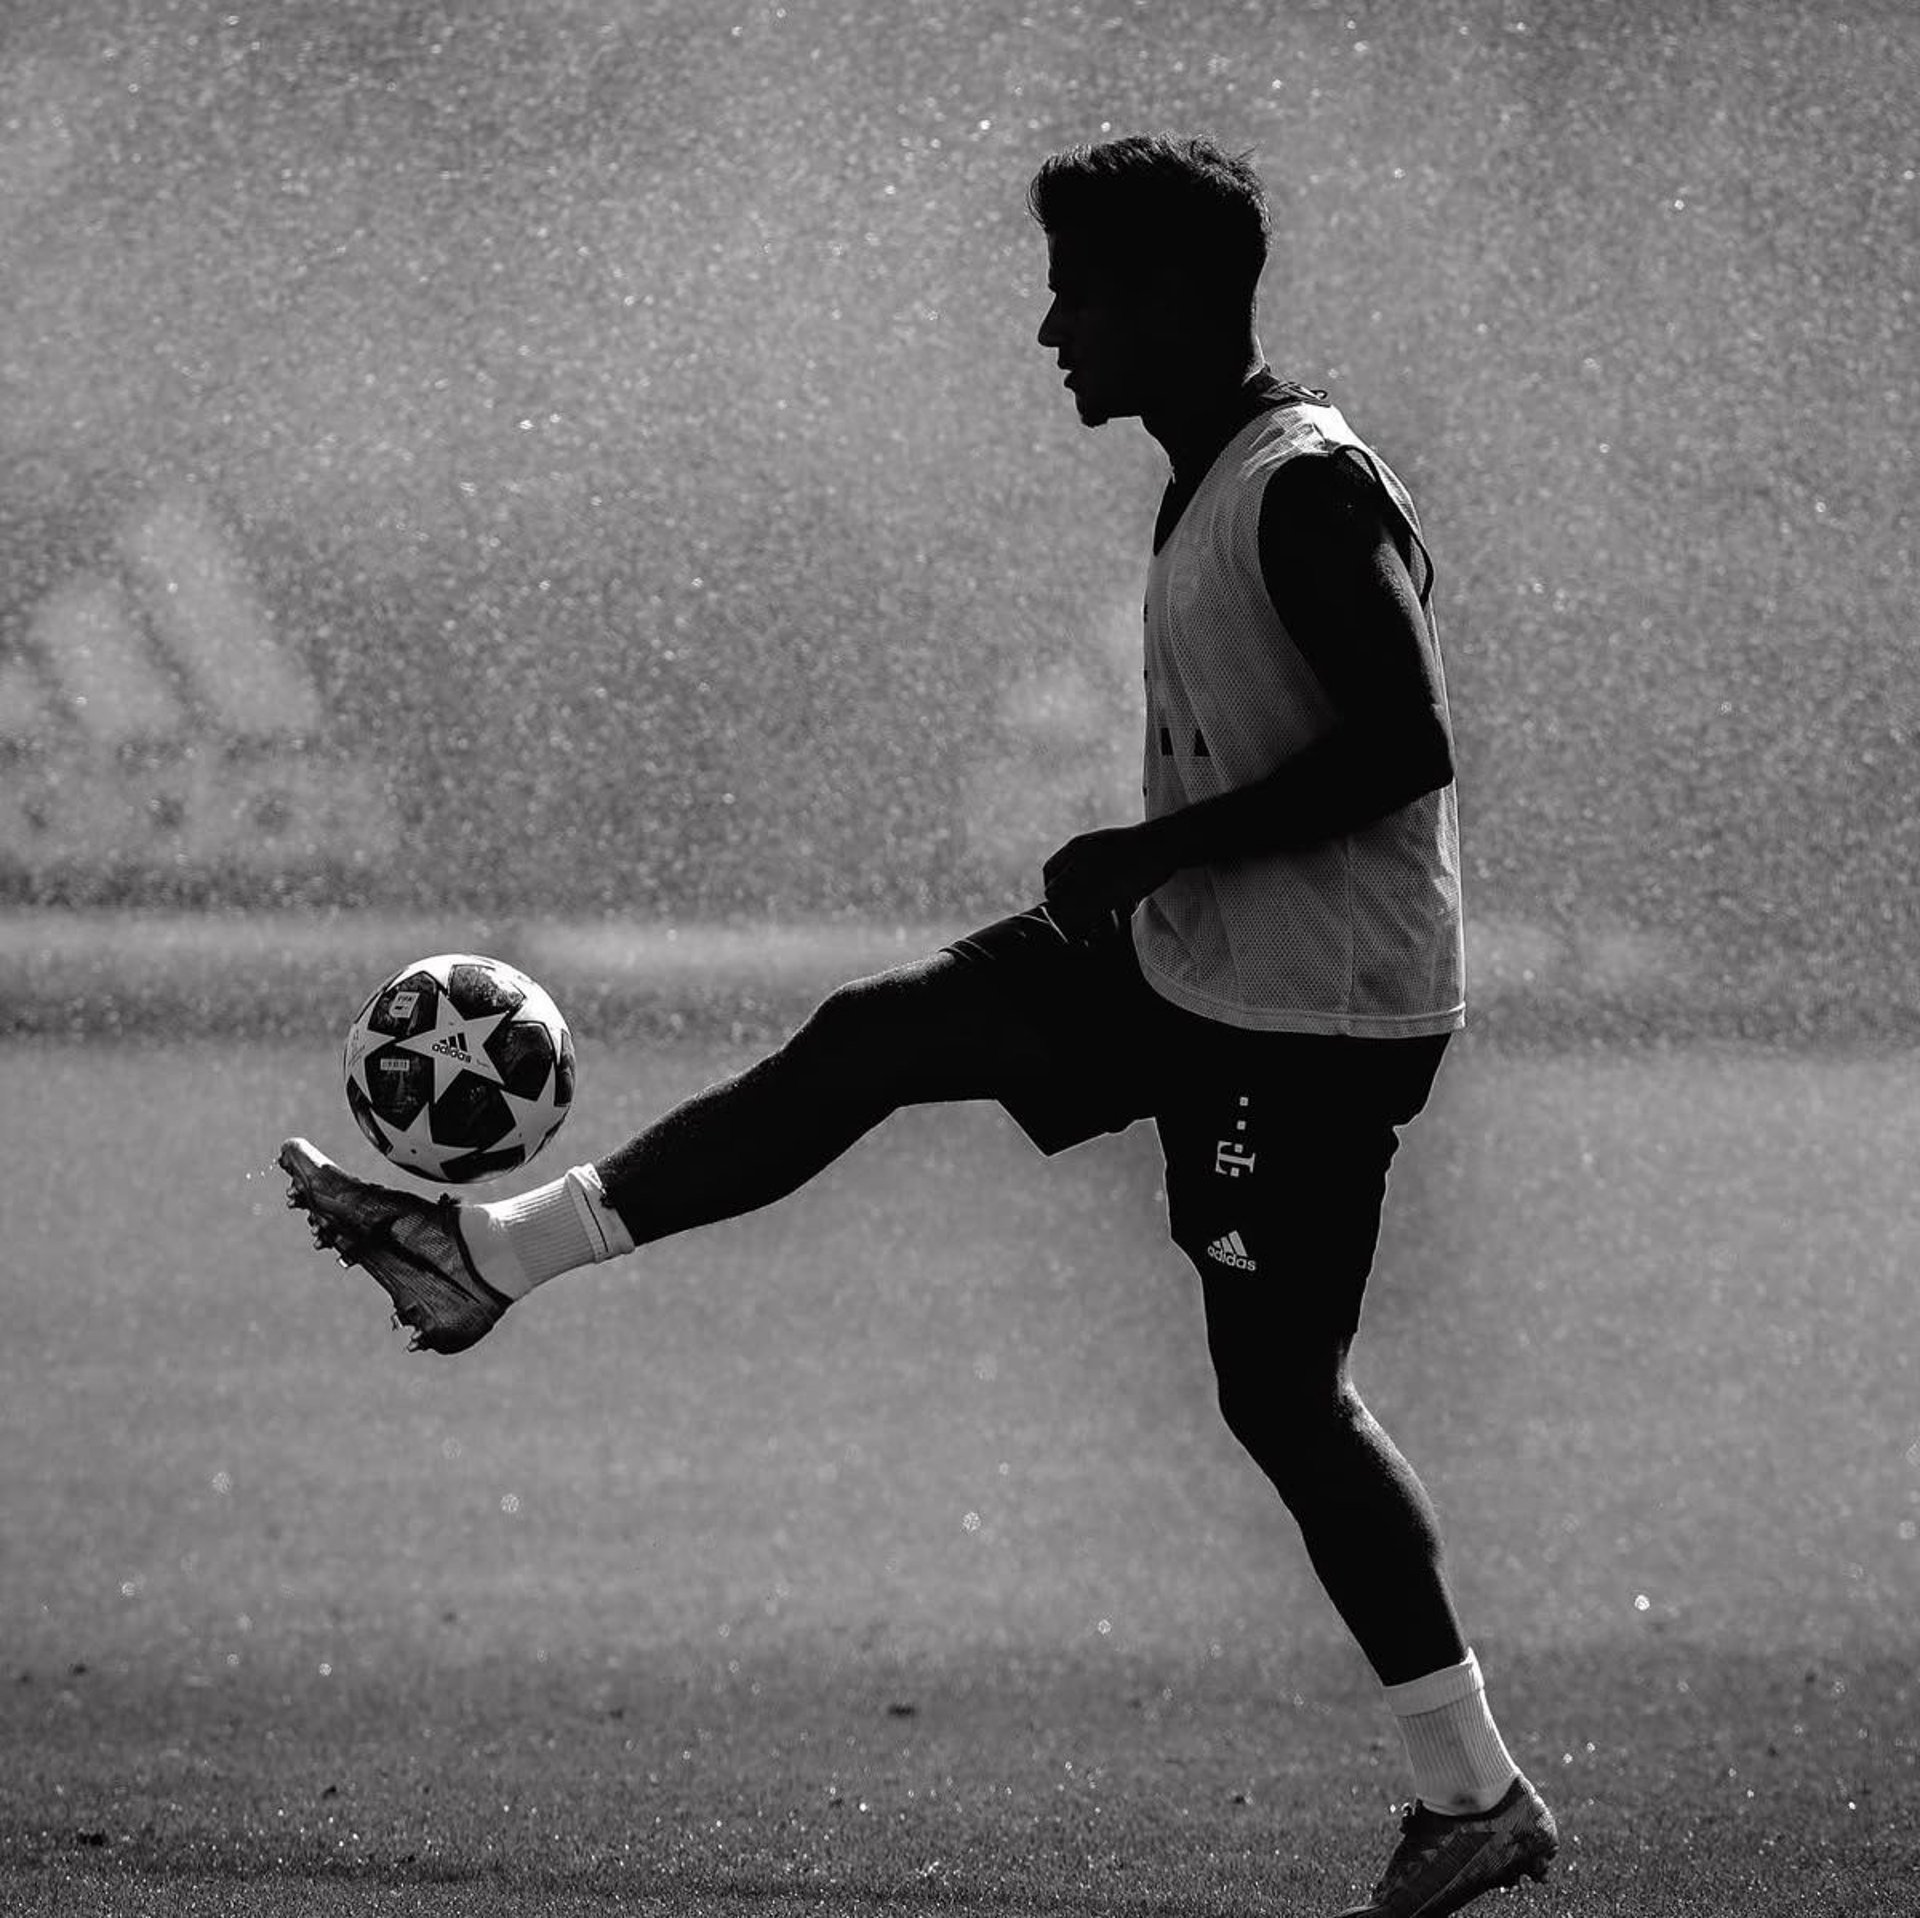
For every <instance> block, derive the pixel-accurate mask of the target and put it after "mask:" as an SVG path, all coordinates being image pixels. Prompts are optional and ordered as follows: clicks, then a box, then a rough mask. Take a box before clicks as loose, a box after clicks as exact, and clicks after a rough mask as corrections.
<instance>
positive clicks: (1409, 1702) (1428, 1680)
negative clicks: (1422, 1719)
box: [1381, 1650, 1486, 1718]
mask: <svg viewBox="0 0 1920 1918" xmlns="http://www.w3.org/2000/svg"><path fill="white" fill-rule="evenodd" d="M1381 1689H1382V1690H1383V1691H1384V1692H1385V1693H1386V1697H1387V1704H1388V1706H1389V1707H1390V1708H1391V1710H1392V1712H1393V1715H1394V1716H1395V1717H1396V1718H1417V1717H1418V1716H1419V1715H1420V1714H1421V1713H1422V1712H1438V1711H1444V1710H1445V1709H1446V1708H1447V1707H1448V1706H1449V1705H1457V1704H1459V1703H1460V1701H1461V1700H1462V1699H1463V1698H1471V1697H1472V1696H1473V1695H1474V1693H1475V1692H1479V1691H1484V1690H1485V1689H1486V1682H1485V1680H1484V1679H1483V1678H1482V1677H1481V1676H1480V1661H1479V1659H1478V1658H1476V1657H1475V1656H1474V1654H1473V1652H1472V1651H1471V1650H1469V1651H1468V1653H1467V1655H1466V1657H1465V1658H1464V1659H1462V1660H1461V1662H1460V1663H1459V1664H1458V1665H1443V1666H1441V1668H1440V1669H1439V1670H1438V1671H1437V1672H1428V1673H1426V1674H1425V1675H1424V1676H1423V1677H1420V1678H1410V1679H1408V1680H1407V1681H1406V1683H1405V1684H1403V1685H1385V1686H1382V1687H1381Z"/></svg>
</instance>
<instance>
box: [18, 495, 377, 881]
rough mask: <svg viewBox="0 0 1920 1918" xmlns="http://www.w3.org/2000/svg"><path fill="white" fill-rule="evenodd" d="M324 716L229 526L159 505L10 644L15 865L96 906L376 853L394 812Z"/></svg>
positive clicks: (273, 877)
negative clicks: (327, 741) (107, 888)
mask: <svg viewBox="0 0 1920 1918" xmlns="http://www.w3.org/2000/svg"><path fill="white" fill-rule="evenodd" d="M326 720H327V713H326V708H325V702H324V701H323V699H322V697H321V693H320V688H319V686H318V684H317V683H316V682H315V680H314V678H313V676H312V675H311V674H310V673H309V671H308V670H307V667H306V665H305V663H304V662H303V660H302V659H301V658H300V657H299V655H298V653H297V652H296V651H294V649H292V648H291V647H289V646H288V645H287V644H286V643H285V641H284V640H283V639H282V638H281V637H280V636H279V635H278V634H277V633H276V632H275V630H274V622H273V619H272V616H271V614H270V612H269V611H268V608H267V607H266V605H265V604H264V603H263V601H262V600H261V598H260V596H259V594H258V593H257V592H256V590H255V589H254V586H253V584H252V582H251V580H250V579H249V578H248V576H247V570H246V566H245V563H244V561H243V559H242V557H241V556H240V554H239V553H237V552H236V551H235V549H234V546H233V543H232V541H231V539H230V538H229V536H228V534H227V533H226V531H225V529H224V528H223V527H221V526H220V524H219V523H218V521H217V520H216V519H215V517H214V516H213V514H212V513H211V512H209V511H208V510H207V508H206V507H205V505H204V504H203V503H202V502H200V501H199V500H197V499H195V498H193V497H192V496H191V495H188V494H177V495H174V496H171V497H168V498H164V499H161V500H158V501H155V502H152V503H150V504H148V505H147V506H146V507H144V508H143V509H141V510H140V511H139V512H137V513H136V514H134V515H133V516H132V517H131V518H130V519H129V520H127V521H126V522H125V523H124V524H123V525H122V526H121V527H120V528H119V529H118V531H117V533H116V535H115V537H114V540H113V543H112V546H111V548H110V550H109V551H108V553H107V554H105V555H104V556H103V559H102V562H101V563H99V564H97V565H95V566H93V567H89V568H87V569H84V570H82V571H79V572H76V573H74V574H72V575H70V576H69V577H68V578H67V579H66V580H65V581H63V582H62V583H61V584H59V585H57V586H55V587H54V588H53V589H52V590H51V591H50V592H48V593H47V594H46V595H45V596H44V597H43V598H41V599H40V600H39V602H38V603H37V604H35V605H34V606H33V607H32V608H31V609H30V611H28V612H27V614H26V616H25V618H24V619H23V620H22V622H21V623H20V624H19V626H17V627H15V628H14V629H13V630H12V631H11V632H9V633H8V634H6V635H4V636H0V871H4V870H5V869H7V868H12V869H14V870H16V871H22V872H24V873H26V874H27V875H29V876H30V877H31V878H32V879H33V880H34V881H35V882H36V883H37V884H38V885H39V886H40V887H42V888H44V889H45V890H46V891H47V892H48V893H49V894H50V895H52V896H58V894H59V893H60V892H61V891H62V890H63V889H64V888H76V889H78V891H80V892H81V893H82V894H86V895H89V896H90V895H91V894H92V893H93V892H94V891H95V890H97V888H98V886H99V885H100V883H101V882H103V881H110V882H111V883H112V885H113V887H114V889H115V890H116V891H119V892H124V891H126V890H127V889H129V888H130V889H132V890H133V891H135V892H138V891H139V890H140V889H141V888H142V887H143V886H148V885H151V886H154V887H157V888H159V889H161V890H166V889H167V888H169V887H171V886H172V885H173V884H174V883H176V882H177V880H178V879H179V877H180V876H181V874H182V873H183V872H192V871H196V870H197V871H201V872H207V871H220V872H222V873H224V874H226V875H228V876H229V878H233V877H239V876H242V875H246V874H253V875H256V876H257V877H258V879H260V880H261V881H264V882H266V883H268V884H273V883H275V882H276V881H277V880H278V879H280V878H282V877H284V876H285V875H286V874H288V873H294V874H312V873H314V872H315V871H316V870H317V869H319V868H321V867H323V866H324V865H325V864H326V863H327V862H328V861H330V860H346V861H354V860H358V859H364V857H365V856H366V852H367V849H368V847H369V846H373V845H379V844H381V843H384V842H388V841H390V839H391V837H392V836H393V833H394V824H393V820H392V816H391V813H392V808H391V805H390V803H389V802H388V801H387V800H386V799H385V798H384V795H383V794H382V792H381V786H380V782H379V781H378V780H377V779H376V778H373V777H371V776H370V769H369V768H367V767H365V766H362V765H359V764H357V763H349V762H347V761H344V760H343V759H342V757H341V756H340V755H339V754H338V753H337V752H329V751H327V750H325V749H324V748H322V747H320V746H319V745H318V743H317V742H318V741H319V740H320V739H321V738H322V737H323V735H324V731H325V724H326Z"/></svg>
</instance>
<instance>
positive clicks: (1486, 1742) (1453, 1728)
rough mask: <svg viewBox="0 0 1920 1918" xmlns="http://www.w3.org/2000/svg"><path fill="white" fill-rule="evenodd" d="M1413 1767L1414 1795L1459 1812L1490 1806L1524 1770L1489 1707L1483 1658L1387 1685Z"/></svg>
mask: <svg viewBox="0 0 1920 1918" xmlns="http://www.w3.org/2000/svg"><path fill="white" fill-rule="evenodd" d="M1382 1689H1383V1690H1384V1691H1385V1692H1386V1695H1387V1703H1388V1705H1389V1706H1391V1707H1392V1709H1393V1715H1394V1716H1395V1717H1396V1718H1397V1719H1398V1720H1399V1721H1400V1735H1401V1736H1402V1737H1403V1738H1404V1739H1405V1740H1406V1743H1407V1762H1408V1764H1410V1765H1411V1766H1412V1767H1413V1789H1414V1795H1415V1796H1416V1797H1418V1798H1419V1799H1420V1800H1421V1802H1422V1803H1423V1804H1425V1805H1426V1806H1427V1807H1428V1809H1429V1810H1431V1811H1438V1812H1446V1813H1448V1814H1449V1815H1450V1816H1453V1817H1456V1818H1457V1817H1459V1816H1461V1815H1462V1814H1464V1813H1466V1812H1475V1811H1487V1810H1490V1809H1491V1808H1492V1807H1493V1806H1495V1805H1497V1804H1498V1803H1499V1802H1500V1800H1501V1799H1502V1798H1503V1797H1505V1796H1506V1792H1507V1787H1508V1786H1510V1785H1511V1784H1512V1783H1513V1781H1514V1780H1515V1779H1516V1778H1517V1777H1518V1776H1519V1775H1520V1768H1519V1766H1517V1765H1516V1764H1515V1763H1514V1762H1513V1759H1512V1757H1511V1756H1510V1755H1509V1753H1508V1751H1507V1748H1506V1745H1505V1743H1504V1742H1503V1741H1502V1739H1501V1737H1500V1733H1499V1731H1498V1729H1497V1728H1496V1727H1495V1725H1494V1722H1493V1714H1492V1713H1491V1712H1489V1711H1488V1710H1487V1688H1486V1685H1485V1682H1484V1681H1483V1680H1482V1679H1481V1676H1480V1661H1479V1660H1478V1659H1477V1658H1476V1657H1475V1656H1474V1655H1473V1653H1472V1652H1468V1653H1467V1656H1466V1660H1465V1662H1464V1663H1462V1664H1459V1665H1447V1666H1444V1667H1442V1669H1441V1670H1439V1671H1437V1672H1428V1673H1427V1675H1426V1676H1425V1677H1424V1678H1412V1679H1409V1680H1408V1681H1407V1682H1406V1683H1405V1684H1404V1685H1387V1686H1384V1687H1383V1688H1382Z"/></svg>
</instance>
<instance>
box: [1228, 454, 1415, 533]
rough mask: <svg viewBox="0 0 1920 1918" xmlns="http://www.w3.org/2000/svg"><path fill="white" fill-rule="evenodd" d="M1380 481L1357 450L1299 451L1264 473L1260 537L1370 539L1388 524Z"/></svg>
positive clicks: (1389, 521)
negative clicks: (1265, 474)
mask: <svg viewBox="0 0 1920 1918" xmlns="http://www.w3.org/2000/svg"><path fill="white" fill-rule="evenodd" d="M1387 505H1388V502H1387V501H1386V500H1385V499H1383V498H1382V496H1381V491H1380V485H1379V482H1378V481H1377V480H1376V479H1375V477H1374V475H1373V474H1372V473H1371V472H1370V471H1369V470H1368V468H1367V464H1366V462H1365V460H1364V459H1362V458H1361V457H1360V456H1359V454H1357V453H1355V452H1353V451H1352V450H1350V449H1349V448H1347V447H1343V446H1339V445H1334V444H1323V445H1321V446H1318V447H1316V448H1314V449H1313V450H1311V451H1302V452H1300V453H1297V454H1295V455H1294V457H1293V458H1291V459H1289V460H1286V461H1285V462H1283V463H1282V464H1281V465H1278V466H1276V467H1274V468H1273V470H1272V471H1271V472H1270V473H1268V474H1267V476H1266V482H1265V485H1264V486H1263V488H1262V490H1261V494H1260V530H1261V534H1262V536H1263V537H1267V536H1269V535H1271V536H1274V537H1281V536H1284V537H1285V538H1286V540H1287V541H1288V543H1289V544H1294V543H1299V542H1302V541H1308V540H1319V539H1332V540H1338V541H1340V542H1341V543H1343V544H1344V543H1346V542H1349V541H1352V540H1355V539H1365V540H1367V541H1368V543H1369V544H1370V543H1372V541H1373V540H1375V539H1377V538H1378V537H1380V536H1381V535H1383V534H1386V533H1389V532H1390V531H1391V528H1392V518H1391V516H1390V515H1389V513H1388V511H1387Z"/></svg>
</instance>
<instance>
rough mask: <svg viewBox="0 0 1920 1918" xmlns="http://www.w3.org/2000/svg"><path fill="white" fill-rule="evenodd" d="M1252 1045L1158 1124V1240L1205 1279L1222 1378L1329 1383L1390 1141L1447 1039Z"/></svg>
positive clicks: (1360, 1292)
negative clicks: (1274, 1376)
mask: <svg viewBox="0 0 1920 1918" xmlns="http://www.w3.org/2000/svg"><path fill="white" fill-rule="evenodd" d="M1254 1039H1255V1040H1256V1041H1257V1043H1248V1044H1243V1045H1239V1046H1235V1047H1230V1048H1228V1049H1227V1052H1226V1055H1225V1057H1224V1058H1223V1060H1222V1062H1221V1064H1220V1065H1219V1067H1218V1068H1217V1069H1210V1070H1208V1071H1207V1072H1205V1073H1204V1074H1197V1075H1196V1077H1195V1080H1194V1082H1193V1083H1192V1084H1190V1085H1189V1086H1188V1087H1186V1088H1185V1089H1184V1090H1183V1092H1182V1094H1181V1096H1180V1097H1179V1098H1177V1099H1176V1100H1175V1101H1173V1102H1172V1103H1171V1104H1170V1105H1169V1107H1168V1109H1167V1110H1165V1111H1164V1112H1163V1113H1161V1114H1160V1115H1158V1124H1159V1129H1160V1137H1161V1144H1162V1147H1163V1150H1164V1152H1165V1155H1166V1164H1167V1206H1168V1229H1169V1231H1170V1233H1171V1235H1172V1237H1173V1240H1174V1242H1175V1243H1176V1244H1177V1245H1178V1246H1179V1247H1180V1248H1181V1250H1182V1251H1183V1252H1185V1253H1186V1255H1187V1256H1188V1258H1189V1259H1190V1260H1191V1261H1192V1262H1193V1264H1194V1266H1195V1268H1196V1269H1197V1270H1198V1272H1199V1273H1200V1276H1201V1281H1202V1285H1203V1289H1204V1294H1205V1299H1206V1311H1207V1331H1208V1342H1209V1345H1210V1347H1211V1348H1212V1351H1213V1355H1214V1360H1215V1364H1216V1367H1217V1368H1220V1367H1224V1366H1227V1365H1237V1364H1241V1363H1245V1362H1247V1361H1249V1360H1251V1361H1255V1362H1257V1363H1259V1364H1261V1365H1262V1366H1264V1367H1269V1368H1273V1367H1278V1368H1282V1369H1284V1370H1286V1371H1287V1372H1289V1373H1290V1374H1292V1375H1294V1376H1295V1377H1296V1378H1299V1379H1301V1380H1302V1381H1304V1380H1306V1379H1309V1378H1320V1379H1322V1380H1324V1381H1326V1382H1328V1383H1338V1381H1339V1380H1340V1379H1341V1378H1342V1377H1343V1376H1344V1368H1345V1360H1346V1353H1347V1348H1348V1346H1349V1345H1350V1344H1351V1342H1352V1339H1353V1336H1354V1333H1355V1331H1356V1330H1357V1329H1358V1327H1359V1323H1360V1312H1361V1304H1362V1301H1363V1299H1364V1296H1365V1293H1366V1287H1367V1280H1368V1277H1369V1275H1370V1273H1371V1271H1372V1267H1373V1257H1374V1251H1375V1248H1376V1246H1377V1244H1378V1242H1379V1235H1380V1216H1381V1210H1382V1206H1383V1204H1384V1202H1385V1198H1386V1190H1387V1174H1388V1169H1389V1167H1390V1166H1391V1164H1392V1162H1393V1156H1394V1152H1395V1149H1396V1147H1397V1145H1398V1142H1399V1129H1400V1127H1402V1126H1403V1125H1405V1124H1406V1123H1407V1122H1408V1121H1409V1120H1410V1119H1412V1118H1413V1117H1414V1115H1415V1114H1416V1113H1417V1112H1418V1111H1419V1110H1420V1108H1421V1106H1422V1105H1423V1104H1424V1103H1425V1101H1426V1097H1427V1093H1428V1090H1429V1089H1430V1087H1431V1085H1432V1083H1433V1077H1434V1074H1435V1072H1436V1071H1437V1069H1438V1066H1439V1060H1440V1053H1441V1050H1442V1049H1443V1048H1444V1045H1445V1039H1444V1037H1443V1038H1440V1039H1419V1040H1416V1039H1402V1040H1376V1039H1328V1038H1320V1037H1318V1036H1309V1035H1292V1034H1287V1035H1277V1034H1261V1035H1254ZM1275 1041H1279V1043H1274V1042H1275Z"/></svg>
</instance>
